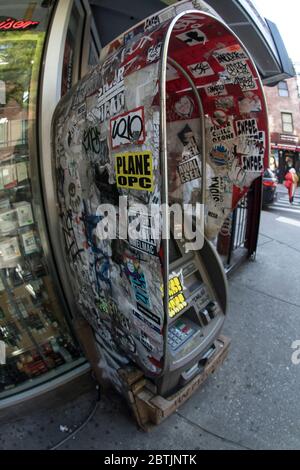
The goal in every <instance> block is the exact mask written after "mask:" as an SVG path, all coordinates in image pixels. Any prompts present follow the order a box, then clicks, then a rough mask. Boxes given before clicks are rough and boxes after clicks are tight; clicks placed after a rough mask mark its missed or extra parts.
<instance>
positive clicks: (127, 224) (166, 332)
mask: <svg viewBox="0 0 300 470" xmlns="http://www.w3.org/2000/svg"><path fill="white" fill-rule="evenodd" d="M52 144H53V145H52V146H53V165H54V167H55V175H56V180H55V187H56V194H57V205H58V208H59V215H60V231H61V235H62V246H63V255H64V258H65V261H66V268H67V271H68V281H67V285H68V287H67V288H68V289H69V290H71V292H72V295H73V297H74V303H75V304H76V309H77V312H78V315H81V316H83V317H84V318H85V319H86V320H87V322H88V323H89V325H90V326H91V328H92V330H93V335H94V341H95V344H96V346H97V350H98V353H99V360H98V361H97V362H96V364H95V367H96V368H99V369H100V370H101V374H102V377H104V378H105V379H108V380H109V381H110V382H111V383H112V384H113V385H114V386H115V388H117V389H118V390H119V391H121V392H122V387H123V384H122V380H121V377H120V374H119V373H118V371H119V370H120V369H122V368H123V367H125V366H126V365H128V364H134V365H135V366H137V367H138V368H139V369H140V370H142V371H143V374H144V375H145V376H146V377H147V378H148V379H149V380H150V381H152V382H153V384H154V387H156V390H157V393H158V394H159V395H161V396H163V397H168V396H170V395H171V394H172V393H174V392H176V391H177V390H179V389H180V388H181V387H183V386H184V385H185V384H187V383H188V382H189V381H190V380H192V379H193V378H194V377H195V376H196V375H197V374H199V372H201V370H202V368H203V367H204V365H205V364H206V363H207V361H209V360H210V358H212V357H213V356H214V354H215V351H216V345H215V343H216V340H217V338H218V336H219V334H220V331H221V328H222V325H223V322H224V318H225V314H226V309H227V285H226V279H225V275H224V270H223V267H222V265H221V263H220V260H219V257H218V255H217V253H216V251H215V249H214V248H213V245H212V243H211V242H210V240H212V239H213V238H215V237H216V236H217V234H218V232H219V230H220V228H221V226H222V224H223V222H224V220H225V219H226V217H227V216H228V215H229V214H230V212H231V211H232V210H233V209H234V208H235V206H236V205H237V203H238V201H239V199H240V198H241V197H242V196H243V195H244V194H245V193H246V192H247V190H248V188H249V186H250V185H251V183H252V182H253V180H254V179H255V178H257V177H259V176H260V175H261V172H262V170H263V168H264V166H265V163H266V158H267V155H268V127H267V115H266V106H265V100H264V95H263V91H262V86H261V82H260V79H259V76H258V73H257V70H256V68H255V66H254V64H253V61H252V60H251V58H250V56H249V54H248V53H247V50H246V49H245V47H244V46H243V45H242V44H241V43H240V41H239V39H238V38H237V37H236V36H235V34H234V33H233V32H232V31H231V30H230V29H229V28H228V27H227V26H226V25H225V24H224V23H223V22H222V21H221V20H220V19H217V18H216V17H214V16H212V15H210V14H208V13H205V12H202V11H199V10H188V11H184V12H180V13H179V14H178V12H177V8H176V7H175V6H174V7H169V8H167V9H165V10H163V11H161V12H159V13H158V14H157V15H155V16H153V17H151V18H148V19H146V20H145V21H143V22H141V23H139V24H138V25H137V26H135V27H134V28H133V29H131V30H129V31H127V32H126V33H124V34H123V35H122V36H120V37H119V38H117V39H116V40H115V41H113V42H112V43H110V44H109V45H108V46H107V47H106V48H105V49H103V50H102V53H101V58H100V64H99V65H98V66H96V67H95V68H94V69H93V70H92V71H91V72H89V73H88V75H86V76H85V77H84V78H83V79H82V80H81V81H80V82H79V83H78V84H77V85H76V86H75V87H74V88H73V89H72V90H71V91H70V92H69V93H68V94H67V95H66V96H65V97H64V98H63V99H62V100H61V101H60V103H59V104H58V107H57V109H56V112H55V115H54V119H53V129H52ZM199 205H200V206H199ZM197 207H200V210H199V211H198V212H197V210H196V208H197ZM145 208H146V209H145ZM153 208H155V210H152V209H153ZM170 208H172V209H174V208H175V209H176V208H177V212H176V210H175V212H176V214H175V215H174V213H173V210H172V214H171V216H170V218H168V213H169V212H170ZM194 209H195V210H194ZM180 211H181V213H182V214H183V218H182V219H181V221H180V218H179V219H178V217H179V216H178V213H180ZM186 226H189V230H184V229H185V228H186ZM203 229H204V230H203ZM180 232H181V233H180ZM191 233H193V237H194V238H192V236H189V235H191ZM198 235H199V239H201V244H200V245H195V244H194V245H193V243H192V241H191V240H194V239H195V238H196V239H197V236H198ZM195 246H197V248H196V249H195V248H193V247H195ZM65 285H66V284H65Z"/></svg>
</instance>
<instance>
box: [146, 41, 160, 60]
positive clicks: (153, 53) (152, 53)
mask: <svg viewBox="0 0 300 470" xmlns="http://www.w3.org/2000/svg"><path fill="white" fill-rule="evenodd" d="M161 46H162V43H161V42H159V43H158V44H155V45H154V46H151V47H149V49H148V52H147V62H154V61H155V60H157V59H159V57H160V51H161Z"/></svg>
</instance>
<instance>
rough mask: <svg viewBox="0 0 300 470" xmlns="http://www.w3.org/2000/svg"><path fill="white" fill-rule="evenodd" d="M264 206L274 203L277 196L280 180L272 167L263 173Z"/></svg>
mask: <svg viewBox="0 0 300 470" xmlns="http://www.w3.org/2000/svg"><path fill="white" fill-rule="evenodd" d="M262 184H263V206H266V205H268V204H272V203H273V202H274V201H275V200H276V198H277V185H278V180H277V178H276V176H275V174H274V173H273V171H272V170H270V168H267V169H266V170H265V171H264V174H263V180H262Z"/></svg>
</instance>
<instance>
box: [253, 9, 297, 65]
mask: <svg viewBox="0 0 300 470" xmlns="http://www.w3.org/2000/svg"><path fill="white" fill-rule="evenodd" d="M252 3H253V4H254V5H255V7H256V9H257V10H258V12H259V13H260V14H261V15H262V16H264V17H266V18H268V19H269V20H271V21H273V23H275V24H276V25H277V28H278V29H279V32H280V34H281V37H282V39H283V41H284V44H285V47H286V49H287V52H288V55H289V56H290V58H291V59H292V61H293V62H300V35H299V33H300V1H299V0H252Z"/></svg>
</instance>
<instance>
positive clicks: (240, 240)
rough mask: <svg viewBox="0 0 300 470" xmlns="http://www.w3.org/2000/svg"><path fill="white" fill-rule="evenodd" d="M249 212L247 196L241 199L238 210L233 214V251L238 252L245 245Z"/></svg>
mask: <svg viewBox="0 0 300 470" xmlns="http://www.w3.org/2000/svg"><path fill="white" fill-rule="evenodd" d="M247 210H248V197H247V195H246V196H244V197H243V199H241V201H240V202H239V204H238V206H237V208H236V209H235V210H234V213H233V224H232V236H233V245H232V249H233V250H236V249H237V248H240V247H241V246H242V245H244V244H245V242H246V241H247V239H246V228H247V213H248V212H247Z"/></svg>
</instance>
